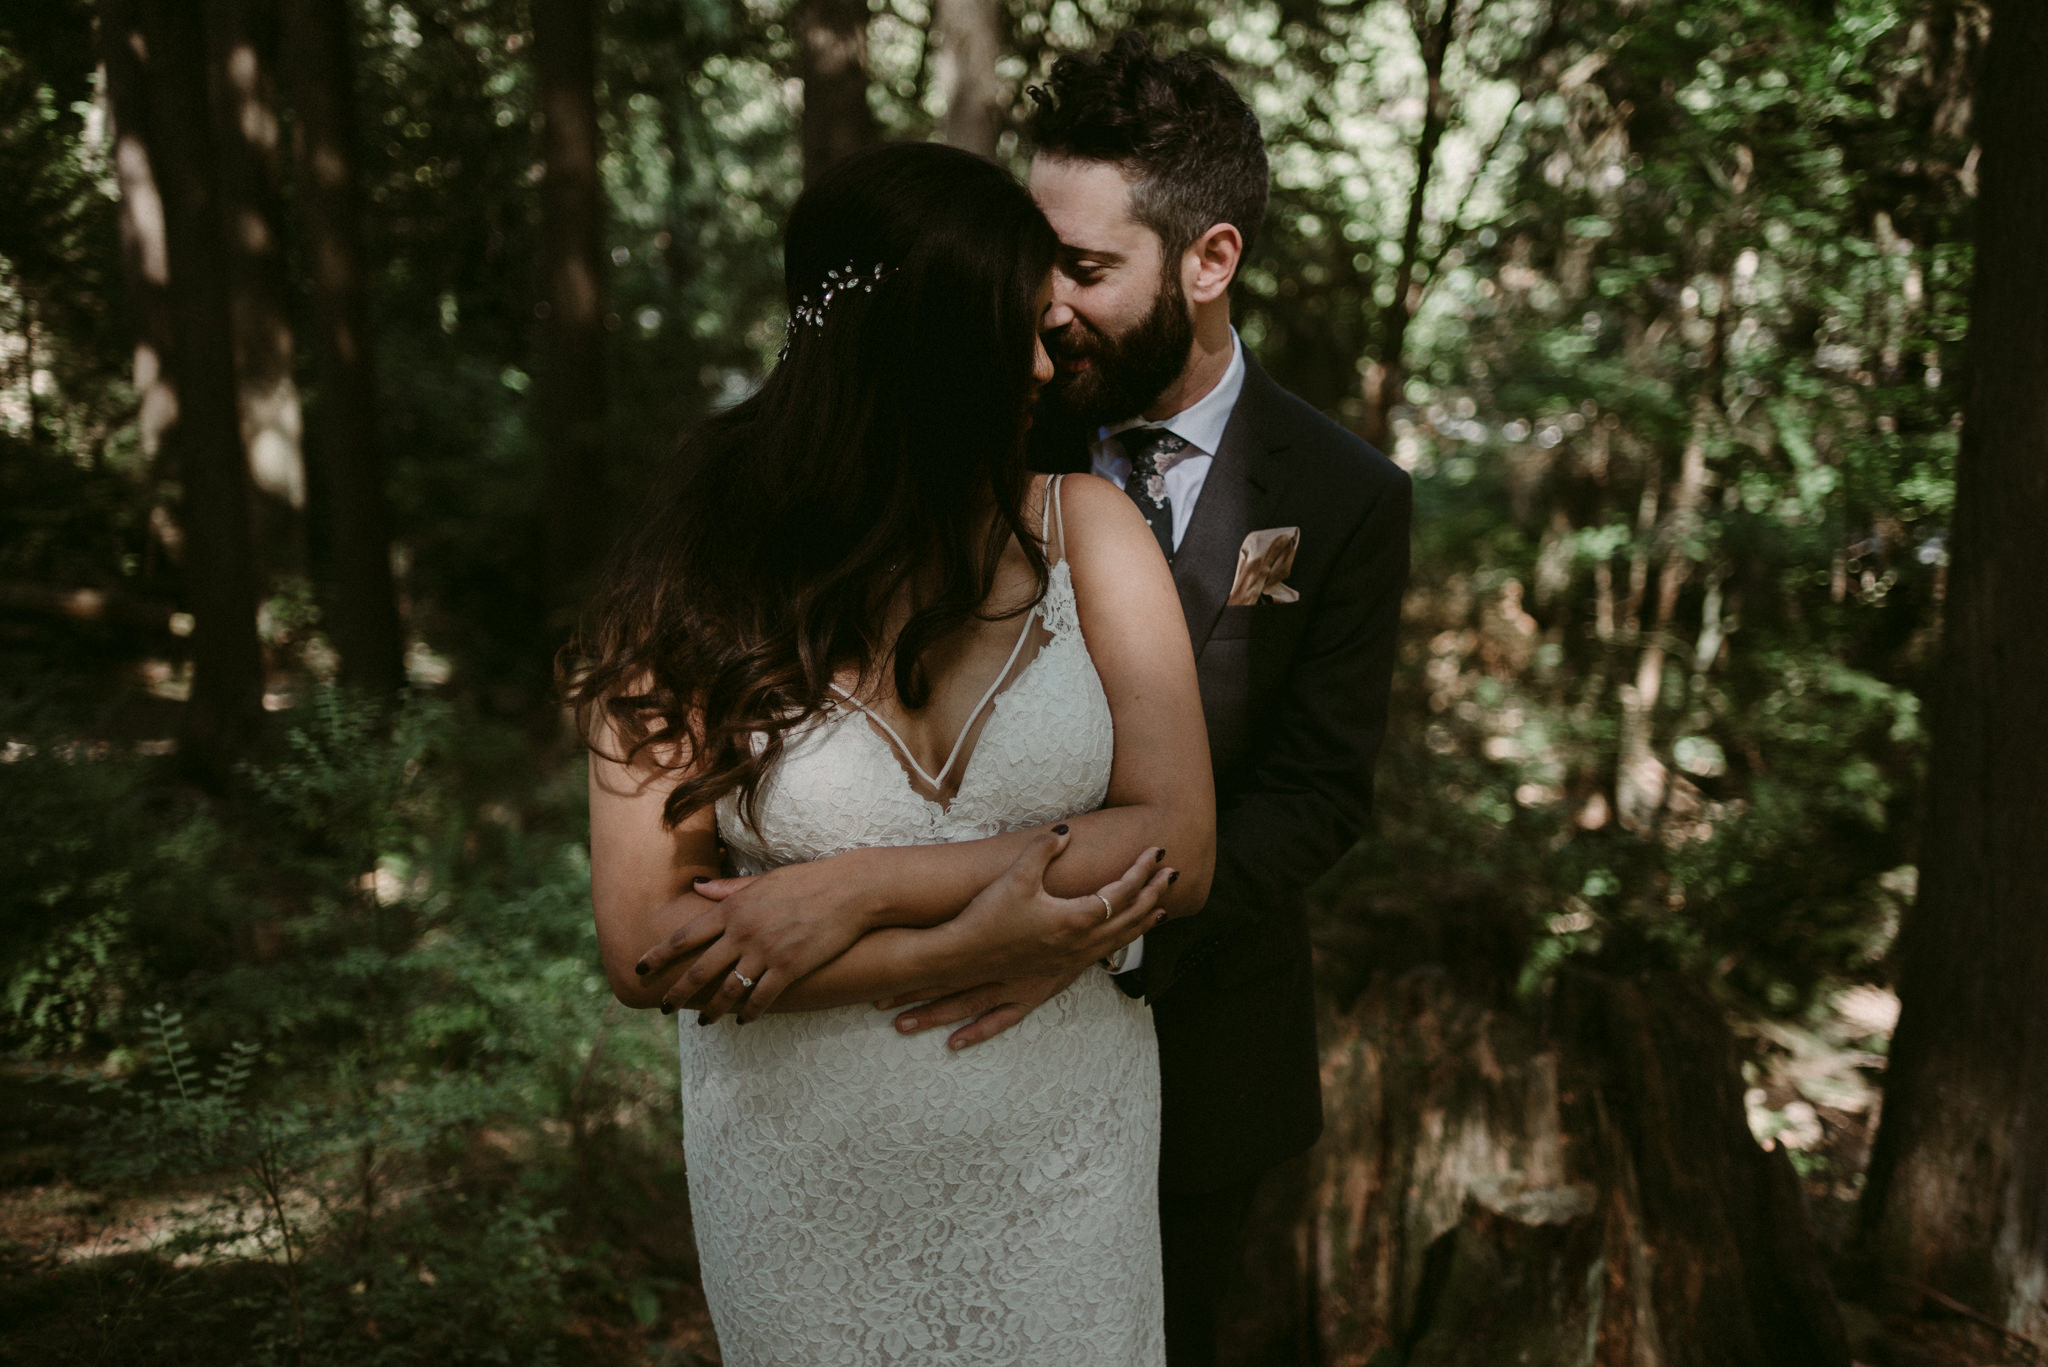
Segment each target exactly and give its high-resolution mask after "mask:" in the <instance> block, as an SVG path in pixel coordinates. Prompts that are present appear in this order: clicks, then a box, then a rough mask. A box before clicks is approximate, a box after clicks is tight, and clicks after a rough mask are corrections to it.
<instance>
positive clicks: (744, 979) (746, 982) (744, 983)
mask: <svg viewBox="0 0 2048 1367" xmlns="http://www.w3.org/2000/svg"><path fill="white" fill-rule="evenodd" d="M732 975H733V976H734V977H735V978H738V979H739V980H740V986H741V987H745V988H752V987H753V985H754V980H753V979H752V978H749V977H748V976H747V975H746V974H744V973H742V972H740V971H739V970H738V969H737V968H735V969H734V970H733V971H732Z"/></svg>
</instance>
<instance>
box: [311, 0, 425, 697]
mask: <svg viewBox="0 0 2048 1367" xmlns="http://www.w3.org/2000/svg"><path fill="white" fill-rule="evenodd" d="M284 52H285V63H286V68H287V70H288V71H289V73H290V86H291V90H292V106H293V112H294V114H295V115H296V122H297V138H298V141H297V147H296V155H295V158H294V160H295V161H296V163H297V166H298V177H297V188H298V203H299V211H300V220H299V231H300V235H301V238H302V239H303V243H304V250H305V255H306V261H307V264H308V268H309V271H310V273H311V276H312V301H313V308H312V315H313V331H312V342H313V374H314V377H315V388H314V398H315V405H314V409H313V435H314V438H315V441H314V447H313V451H314V457H315V458H314V462H313V471H314V477H315V480H314V482H315V507H316V509H317V510H318V511H319V513H320V524H321V526H320V530H321V531H322V533H323V534H324V540H325V546H324V557H323V558H324V560H325V562H326V565H327V572H326V574H325V576H324V577H325V578H326V580H327V581H328V587H327V592H326V595H325V596H326V599H327V606H326V619H327V625H328V635H329V637H330V638H331V639H332V641H333V642H334V647H335V649H336V650H337V651H339V652H340V654H341V676H342V678H343V679H344V680H346V681H348V682H349V683H351V684H353V685H355V686H357V687H359V688H362V689H363V690H364V691H366V692H369V693H372V694H375V695H377V696H379V697H389V696H391V695H392V694H393V693H396V692H397V691H398V690H399V689H400V688H401V687H403V686H404V684H405V667H404V653H405V637H404V631H403V628H402V627H401V626H400V623H399V617H398V596H397V590H396V587H395V585H394V584H393V582H392V576H391V514H390V511H389V508H388V506H387V504H386V501H385V495H384V454H383V447H382V444H381V443H380V441H379V440H378V434H377V418H378V413H379V411H380V409H379V402H378V394H377V368H376V363H375V348H374V346H373V345H372V343H373V340H374V339H373V338H372V336H371V331H370V300H369V282H368V281H367V279H366V278H365V275H364V267H363V252H362V239H361V233H362V200H361V191H360V189H359V181H358V172H357V163H356V109H355V47H354V35H353V34H352V32H351V31H350V23H349V5H348V0H286V3H285V6H284Z"/></svg>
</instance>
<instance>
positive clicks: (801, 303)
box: [782, 261, 896, 356]
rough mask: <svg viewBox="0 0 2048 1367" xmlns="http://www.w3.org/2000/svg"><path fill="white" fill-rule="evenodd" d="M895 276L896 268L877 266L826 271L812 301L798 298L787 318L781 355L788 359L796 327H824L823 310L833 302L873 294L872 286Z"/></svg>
mask: <svg viewBox="0 0 2048 1367" xmlns="http://www.w3.org/2000/svg"><path fill="white" fill-rule="evenodd" d="M895 273H896V268H895V267H893V266H885V265H882V264H881V263H880V262H877V263H876V264H875V265H873V266H871V267H870V268H868V269H867V270H865V271H864V270H862V269H860V267H858V266H856V265H854V263H853V262H851V261H849V262H847V263H846V264H845V265H844V266H834V267H833V268H832V269H831V270H829V271H826V272H825V286H824V288H823V289H821V290H819V291H818V293H817V294H816V296H815V297H814V296H812V295H809V294H805V295H801V296H799V297H798V299H797V301H796V308H795V309H794V310H792V311H791V313H790V315H789V325H788V327H786V328H785V329H784V330H783V339H782V355H784V356H788V355H789V344H790V342H791V341H793V340H794V339H795V337H796V330H797V326H798V324H802V325H803V326H805V327H823V326H824V325H825V310H827V309H829V308H831V307H832V301H833V300H834V299H837V298H838V297H839V296H840V295H842V294H849V293H851V292H852V291H854V290H859V291H860V292H861V293H862V294H873V293H874V292H875V286H877V285H879V284H881V283H882V282H883V281H884V280H887V279H888V278H889V277H890V276H892V275H894V274H895Z"/></svg>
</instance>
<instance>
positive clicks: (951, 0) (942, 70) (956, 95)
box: [932, 0, 1010, 157]
mask: <svg viewBox="0 0 2048 1367" xmlns="http://www.w3.org/2000/svg"><path fill="white" fill-rule="evenodd" d="M932 27H933V28H934V29H935V30H936V31H937V34H938V39H939V52H938V76H939V91H940V93H941V95H943V96H944V98H945V101H946V112H945V115H944V117H942V118H941V119H940V120H939V137H940V139H941V140H943V141H945V142H948V143H951V144H952V145H953V146H955V147H963V148H965V149H967V150H968V151H970V152H978V153H980V154H981V155H982V156H984V157H993V156H995V154H996V142H997V139H999V138H1000V137H1001V136H1002V132H1003V124H1004V123H1005V121H1006V116H1007V115H1008V113H1009V107H1010V101H1009V97H1008V94H1007V92H1005V91H1004V89H1003V83H1002V82H1001V81H1000V80H998V79H997V78H996V59H997V58H998V57H1000V56H1001V55H1002V52H1003V12H1002V7H1001V5H1000V4H999V3H998V0H936V2H935V3H934V4H933V6H932Z"/></svg>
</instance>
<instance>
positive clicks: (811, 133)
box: [793, 0, 881, 185]
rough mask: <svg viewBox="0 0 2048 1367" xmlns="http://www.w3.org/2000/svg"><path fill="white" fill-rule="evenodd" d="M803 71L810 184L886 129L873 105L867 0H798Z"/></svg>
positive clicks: (806, 165)
mask: <svg viewBox="0 0 2048 1367" xmlns="http://www.w3.org/2000/svg"><path fill="white" fill-rule="evenodd" d="M793 23H794V24H795V27H796V47H797V73H798V75H800V76H801V77H802V78H803V83H804V116H803V127H802V130H801V137H802V141H803V152H804V184H806V185H808V184H810V183H811V182H812V181H814V180H816V179H817V178H818V173H819V172H820V171H822V170H824V169H825V168H826V167H827V166H830V165H831V164H832V163H833V162H835V161H838V160H839V159H840V158H841V157H844V156H846V155H848V154H849V153H853V152H858V151H860V150H861V149H862V148H863V147H872V146H874V145H875V144H876V143H877V142H879V141H880V140H881V130H880V129H879V128H878V127H877V126H876V124H875V116H874V113H873V111H871V110H870V109H869V108H868V5H867V0H798V4H797V7H796V14H795V16H794V19H793Z"/></svg>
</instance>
